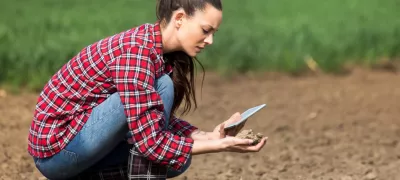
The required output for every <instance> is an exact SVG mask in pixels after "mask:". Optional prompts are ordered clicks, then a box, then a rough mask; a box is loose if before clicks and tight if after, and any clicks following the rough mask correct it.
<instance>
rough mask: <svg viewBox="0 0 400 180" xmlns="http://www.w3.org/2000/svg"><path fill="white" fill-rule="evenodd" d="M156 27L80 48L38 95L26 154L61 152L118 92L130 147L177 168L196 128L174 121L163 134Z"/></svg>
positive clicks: (161, 64)
mask: <svg viewBox="0 0 400 180" xmlns="http://www.w3.org/2000/svg"><path fill="white" fill-rule="evenodd" d="M162 54H163V51H162V35H161V30H160V26H159V23H158V22H156V23H154V24H143V25H140V26H138V27H135V28H132V29H129V30H127V31H123V32H121V33H119V34H116V35H113V36H110V37H107V38H104V39H102V40H100V41H98V42H95V43H93V44H91V45H89V46H87V47H85V48H83V49H82V50H81V51H80V52H79V53H78V54H77V55H76V56H74V57H73V58H72V59H71V60H70V61H69V62H68V63H66V64H65V65H64V66H63V67H62V68H61V69H60V70H59V71H58V72H56V74H55V75H54V76H52V77H51V79H50V80H49V81H48V83H47V84H46V85H45V87H44V89H43V91H42V92H41V93H40V96H39V98H38V102H37V105H36V108H35V111H34V118H33V121H32V124H31V127H30V130H29V132H30V133H29V137H28V140H29V146H28V151H29V153H30V154H31V155H32V156H36V157H40V158H44V157H49V156H52V155H54V154H56V153H58V152H59V151H60V150H61V149H63V148H64V147H65V146H66V145H67V144H68V142H70V141H71V140H72V138H74V136H75V135H76V134H77V133H78V132H79V131H80V130H81V129H82V127H83V126H84V125H85V123H86V121H87V120H88V118H89V116H90V113H91V112H92V110H93V108H94V107H96V106H97V105H99V104H100V103H102V102H103V101H104V100H105V99H106V98H107V97H109V96H110V95H111V94H113V93H115V92H118V93H119V95H120V97H121V100H122V103H123V106H124V108H125V114H126V117H127V122H128V126H129V129H130V132H131V133H132V138H133V141H134V142H136V143H135V147H136V149H137V150H138V152H139V153H142V154H143V156H144V157H146V158H147V159H148V160H150V161H152V162H155V163H158V164H161V165H169V166H171V167H172V168H175V169H180V168H181V167H182V166H183V165H184V162H186V160H187V159H188V158H189V155H190V152H191V149H192V145H193V139H191V138H188V136H189V135H190V133H191V132H192V131H193V130H195V129H197V128H196V127H194V126H192V125H191V124H189V123H188V122H186V121H183V120H181V119H178V118H176V117H174V118H172V119H171V122H170V125H169V129H170V130H169V131H163V128H162V127H163V125H164V123H163V122H164V120H163V119H164V117H163V106H162V101H161V98H160V96H159V94H158V93H157V91H156V90H155V87H154V83H155V79H156V78H158V77H160V76H161V75H163V74H165V73H167V72H171V71H172V68H171V67H170V66H166V65H165V64H164V60H163V55H162Z"/></svg>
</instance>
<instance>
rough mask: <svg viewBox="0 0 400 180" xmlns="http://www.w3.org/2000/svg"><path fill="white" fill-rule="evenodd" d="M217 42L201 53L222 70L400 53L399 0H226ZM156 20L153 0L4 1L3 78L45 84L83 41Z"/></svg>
mask: <svg viewBox="0 0 400 180" xmlns="http://www.w3.org/2000/svg"><path fill="white" fill-rule="evenodd" d="M223 3H224V4H223V6H224V20H223V23H222V25H221V27H220V30H219V31H218V32H217V33H216V34H215V37H214V44H213V45H212V46H211V47H209V48H208V49H206V50H205V51H204V52H203V53H202V54H201V55H199V59H200V61H201V62H202V63H203V64H204V65H205V68H206V69H207V70H217V71H220V72H234V71H236V72H244V71H284V72H301V71H303V70H305V69H306V65H305V62H304V59H305V58H306V57H312V58H313V59H314V60H315V61H316V62H317V63H318V65H319V66H320V67H321V68H322V70H324V71H326V72H340V71H341V69H342V66H343V64H344V63H347V62H353V63H358V64H362V65H369V64H373V63H374V62H376V60H377V59H379V58H381V57H388V58H392V57H396V56H398V55H399V54H400V41H399V39H400V18H399V17H400V11H399V9H400V1H397V0H326V1H319V0H303V1H293V0H280V1H272V0H248V1H244V0H228V1H223ZM154 21H155V1H154V0H152V1H149V0H130V1H129V0H116V1H106V0H97V1H94V0H81V1H78V0H69V1H60V0H38V1H28V0H17V1H3V2H1V3H0V84H3V85H9V86H13V87H20V86H25V87H28V88H30V89H41V88H42V87H43V85H44V83H46V81H47V80H48V79H49V78H50V76H51V75H53V74H54V73H55V72H56V71H57V70H58V68H60V67H61V66H62V65H63V64H64V63H66V62H67V61H68V60H69V59H70V58H71V57H73V56H74V55H75V54H76V53H78V52H79V51H80V50H81V49H82V48H84V47H85V46H87V45H89V44H91V43H93V42H95V41H97V40H99V39H102V38H104V37H107V36H109V35H113V34H115V33H119V32H121V31H124V30H126V29H129V28H132V27H134V26H137V25H140V24H142V23H147V22H150V23H152V22H154Z"/></svg>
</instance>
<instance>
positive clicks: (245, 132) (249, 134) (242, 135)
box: [236, 129, 263, 145]
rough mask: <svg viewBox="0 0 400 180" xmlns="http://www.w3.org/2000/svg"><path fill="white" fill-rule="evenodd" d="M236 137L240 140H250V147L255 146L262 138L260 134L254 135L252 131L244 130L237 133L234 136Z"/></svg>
mask: <svg viewBox="0 0 400 180" xmlns="http://www.w3.org/2000/svg"><path fill="white" fill-rule="evenodd" d="M236 137H238V138H242V139H252V140H253V143H252V145H256V144H258V143H259V142H260V141H261V139H262V138H263V134H261V133H257V134H254V132H253V130H252V129H245V130H243V131H241V132H240V133H238V134H237V135H236Z"/></svg>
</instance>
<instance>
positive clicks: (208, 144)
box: [192, 140, 222, 155]
mask: <svg viewBox="0 0 400 180" xmlns="http://www.w3.org/2000/svg"><path fill="white" fill-rule="evenodd" d="M220 146H221V143H220V142H219V141H218V140H195V141H194V143H193V148H192V155H199V154H206V153H216V152H220V151H222V148H221V147H220Z"/></svg>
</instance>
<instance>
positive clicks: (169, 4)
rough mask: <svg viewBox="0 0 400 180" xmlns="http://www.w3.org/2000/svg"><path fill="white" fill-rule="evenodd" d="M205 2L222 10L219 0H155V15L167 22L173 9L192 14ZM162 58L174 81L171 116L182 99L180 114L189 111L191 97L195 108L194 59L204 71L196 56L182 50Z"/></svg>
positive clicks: (203, 6)
mask: <svg viewBox="0 0 400 180" xmlns="http://www.w3.org/2000/svg"><path fill="white" fill-rule="evenodd" d="M207 3H208V4H209V5H211V6H213V7H214V8H216V9H218V10H221V11H222V4H221V0H157V8H156V16H157V19H158V21H160V23H161V24H168V23H169V22H170V20H171V17H172V14H173V11H175V10H178V9H180V8H182V9H183V10H184V11H185V13H186V14H187V15H188V16H192V15H193V14H194V13H195V11H196V10H204V9H205V7H206V4H207ZM164 59H165V61H166V64H170V65H172V67H173V73H172V81H173V83H174V93H175V94H174V104H173V106H172V110H171V117H172V116H173V115H174V114H175V112H176V110H177V109H178V108H179V106H180V105H181V103H182V101H183V100H184V99H185V106H184V109H183V112H182V114H185V113H187V112H189V111H190V109H191V107H192V104H191V99H192V100H193V102H194V106H195V108H197V101H196V93H195V83H194V71H195V64H194V60H196V61H197V62H198V63H199V64H200V66H201V67H202V70H203V72H204V67H203V65H202V64H201V63H200V62H199V61H198V60H197V58H192V57H190V56H189V55H188V54H186V53H185V52H183V51H176V52H171V53H167V54H164ZM188 75H189V76H190V78H189V77H188ZM203 80H204V74H203Z"/></svg>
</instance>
